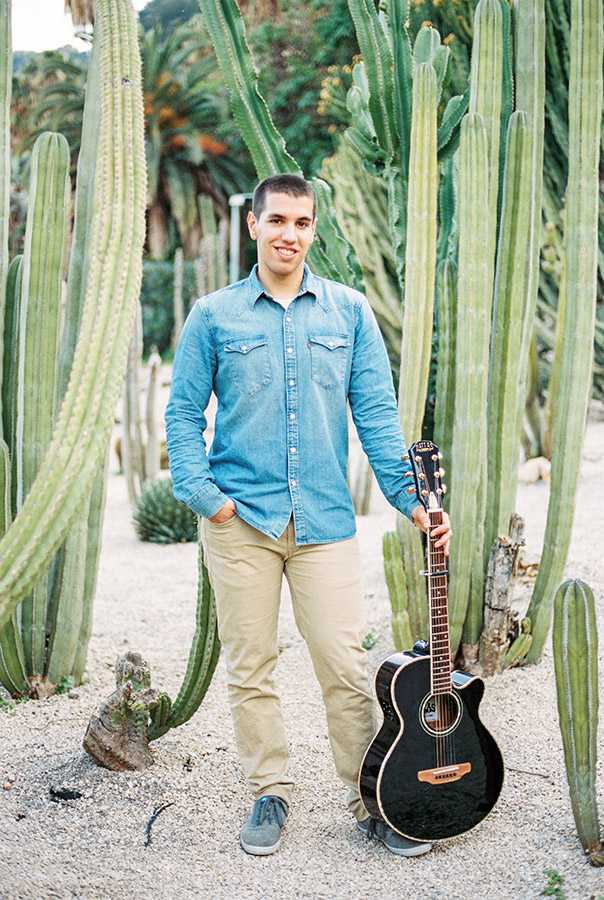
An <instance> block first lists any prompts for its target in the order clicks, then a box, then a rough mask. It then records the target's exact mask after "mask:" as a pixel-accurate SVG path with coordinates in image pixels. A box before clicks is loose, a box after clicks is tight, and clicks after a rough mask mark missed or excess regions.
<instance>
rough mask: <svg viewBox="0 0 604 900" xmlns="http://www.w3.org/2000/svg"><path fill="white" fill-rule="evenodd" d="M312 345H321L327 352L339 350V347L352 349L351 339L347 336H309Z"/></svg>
mask: <svg viewBox="0 0 604 900" xmlns="http://www.w3.org/2000/svg"><path fill="white" fill-rule="evenodd" d="M308 340H309V341H310V342H311V344H320V345H321V347H326V348H327V350H337V349H338V348H339V347H350V338H349V336H348V335H347V334H309V335H308Z"/></svg>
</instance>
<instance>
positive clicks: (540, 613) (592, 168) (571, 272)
mask: <svg viewBox="0 0 604 900" xmlns="http://www.w3.org/2000/svg"><path fill="white" fill-rule="evenodd" d="M603 56H604V35H603V11H602V4H601V2H599V0H573V2H572V7H571V45H570V60H571V68H570V84H569V104H570V105H569V172H568V188H567V202H566V241H565V266H564V269H565V278H564V287H565V296H564V301H563V302H564V306H563V308H564V313H563V315H562V316H560V317H559V320H558V329H559V330H560V334H561V335H562V340H561V341H560V347H561V355H560V368H559V376H558V377H559V387H558V390H557V402H556V409H555V413H554V447H553V453H552V470H551V489H550V499H549V506H548V511H547V523H546V527H545V537H544V546H543V556H542V559H541V565H540V567H539V574H538V576H537V582H536V584H535V589H534V591H533V596H532V598H531V603H530V606H529V609H528V612H527V615H528V616H529V618H530V619H531V621H532V622H533V642H532V644H531V649H530V651H529V654H528V656H527V660H528V661H529V662H536V661H537V660H538V659H539V657H540V655H541V651H542V649H543V645H544V643H545V640H546V638H547V633H548V630H549V625H550V619H551V608H552V602H553V595H554V590H555V587H556V584H557V583H558V582H559V580H560V577H561V575H562V571H563V568H564V564H565V561H566V556H567V553H568V547H569V544H570V534H571V528H572V523H573V513H574V499H575V493H576V487H577V480H578V476H579V463H580V459H581V446H582V443H583V432H584V429H585V418H586V414H587V404H588V400H589V395H590V387H591V369H592V358H593V351H592V347H593V336H594V324H595V310H596V287H597V267H598V195H599V174H598V164H599V159H600V129H601V123H602V62H603Z"/></svg>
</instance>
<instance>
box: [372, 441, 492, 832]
mask: <svg viewBox="0 0 604 900" xmlns="http://www.w3.org/2000/svg"><path fill="white" fill-rule="evenodd" d="M409 453H410V456H411V462H412V465H413V472H414V476H415V483H416V490H417V493H418V496H419V498H420V500H421V502H422V503H423V505H424V506H425V508H426V510H427V512H428V516H429V518H430V527H431V528H433V527H434V526H436V525H440V524H441V523H442V508H441V504H440V498H441V496H442V494H443V490H444V489H443V486H442V484H441V480H440V479H441V475H442V474H444V472H443V470H442V469H441V468H440V458H441V455H440V453H439V452H438V449H437V448H436V447H435V445H434V444H433V443H432V442H431V441H418V442H417V443H416V444H413V446H412V447H411V448H410V451H409ZM436 540H437V538H434V539H433V538H428V549H427V562H428V568H427V571H426V572H424V573H423V574H424V575H426V577H427V581H428V601H429V615H430V641H429V643H428V642H425V641H418V643H417V644H416V645H415V647H414V648H413V650H408V651H405V652H402V653H393V654H392V655H391V656H389V657H388V659H386V660H385V661H384V662H383V663H382V665H381V666H380V668H379V669H378V671H377V674H376V678H375V688H376V693H377V698H378V701H379V704H380V706H381V710H382V714H383V716H384V721H383V724H382V726H381V728H380V729H379V731H378V733H377V735H376V736H375V738H374V739H373V741H372V743H371V744H370V746H369V748H368V750H367V752H366V754H365V758H364V760H363V764H362V766H361V772H360V776H359V786H360V792H361V797H362V798H363V802H364V804H365V806H366V808H367V810H368V812H369V814H370V815H372V816H374V817H375V818H377V819H382V820H383V821H384V822H386V823H387V824H388V825H389V826H390V827H391V828H393V829H394V830H395V831H396V832H398V833H399V834H402V835H404V836H405V837H408V838H412V839H414V840H417V841H443V840H447V839H448V838H452V837H456V836H457V835H460V834H463V833H464V832H466V831H470V830H471V829H472V828H474V827H475V826H476V825H477V824H478V823H479V822H480V821H481V820H482V819H484V817H485V816H486V815H488V813H489V812H490V811H491V810H492V809H493V806H494V805H495V803H496V801H497V798H498V796H499V792H500V790H501V785H502V783H503V759H502V757H501V753H500V751H499V748H498V746H497V744H496V743H495V740H494V739H493V737H492V736H491V734H490V733H489V732H488V731H487V729H486V728H485V727H484V725H483V724H482V722H481V721H480V719H479V717H478V706H479V704H480V701H481V699H482V695H483V693H484V683H483V681H482V680H481V679H480V678H477V677H474V676H471V675H466V674H465V673H463V672H458V671H453V672H452V671H451V651H450V641H449V617H448V611H447V568H446V558H445V555H444V553H443V551H442V548H441V547H438V548H437V547H435V543H436Z"/></svg>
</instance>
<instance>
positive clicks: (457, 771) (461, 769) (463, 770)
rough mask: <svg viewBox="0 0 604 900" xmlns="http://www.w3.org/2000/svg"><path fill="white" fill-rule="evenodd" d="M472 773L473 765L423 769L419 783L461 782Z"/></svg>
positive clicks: (419, 773)
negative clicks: (460, 780)
mask: <svg viewBox="0 0 604 900" xmlns="http://www.w3.org/2000/svg"><path fill="white" fill-rule="evenodd" d="M471 771H472V763H469V762H467V763H460V764H459V765H458V766H441V767H440V768H438V769H422V771H421V772H418V773H417V780H418V781H427V782H428V784H444V783H445V782H448V781H459V779H460V778H463V776H464V775H467V774H468V772H471Z"/></svg>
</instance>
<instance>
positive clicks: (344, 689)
mask: <svg viewBox="0 0 604 900" xmlns="http://www.w3.org/2000/svg"><path fill="white" fill-rule="evenodd" d="M203 540H204V548H205V556H206V564H207V566H208V571H209V574H210V579H211V582H212V586H213V588H214V591H215V594H216V607H217V612H218V630H219V632H220V639H221V641H222V645H223V647H224V651H225V656H226V664H227V675H228V690H229V703H230V708H231V714H232V717H233V725H234V729H235V737H236V740H237V746H238V749H239V756H240V759H241V763H242V766H243V771H244V774H245V776H246V778H247V782H248V785H249V787H250V789H251V791H252V793H253V795H254V798H255V799H258V798H259V797H262V796H264V795H266V794H273V795H275V796H277V797H281V798H282V799H283V800H285V802H286V803H287V804H288V805H290V803H291V796H292V791H293V782H292V781H291V779H290V778H288V775H287V768H288V762H289V751H288V746H287V737H286V733H285V727H284V723H283V715H282V712H281V704H280V701H279V697H278V695H277V693H276V690H275V683H274V679H273V671H274V668H275V664H276V662H277V654H278V649H277V647H278V645H277V624H278V618H279V603H280V597H281V585H282V579H283V574H284V573H285V577H286V578H287V581H288V584H289V587H290V591H291V595H292V604H293V610H294V616H295V619H296V625H297V627H298V629H299V631H300V634H301V635H302V637H303V638H304V640H305V641H306V643H307V645H308V648H309V651H310V656H311V659H312V663H313V666H314V670H315V674H316V676H317V678H318V680H319V684H320V686H321V690H322V694H323V701H324V703H325V709H326V712H327V726H328V732H329V740H330V744H331V749H332V753H333V758H334V762H335V765H336V769H337V772H338V774H339V776H340V778H341V779H342V781H343V782H344V783H345V784H346V785H347V786H348V788H349V791H348V797H347V802H348V807H349V809H350V811H351V812H352V813H353V815H354V816H355V817H356V818H357V819H359V820H361V819H364V818H366V817H367V815H368V813H367V811H366V809H365V807H364V806H363V803H362V801H361V799H360V797H359V792H358V785H357V779H358V774H359V768H360V765H361V762H362V759H363V755H364V753H365V750H366V749H367V747H368V745H369V743H370V742H371V740H372V738H373V735H374V722H373V700H372V696H371V693H370V688H369V683H368V679H367V675H366V671H365V651H364V650H363V648H362V646H361V641H362V640H363V637H364V634H365V614H364V609H363V590H362V584H361V561H360V554H359V548H358V543H357V539H356V537H353V538H350V539H349V540H346V541H338V542H335V543H330V544H311V545H296V543H295V535H294V526H293V521H292V520H290V523H289V525H288V527H287V528H286V530H285V531H284V533H283V534H282V535H281V537H280V538H279V540H277V541H275V540H273V538H270V537H267V536H266V535H265V534H263V533H262V532H260V531H258V530H257V529H255V528H252V526H251V525H248V524H247V523H246V522H244V521H243V520H242V519H240V518H239V516H233V518H231V519H229V520H228V521H227V522H224V523H222V524H215V523H213V522H210V521H208V520H204V522H203Z"/></svg>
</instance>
